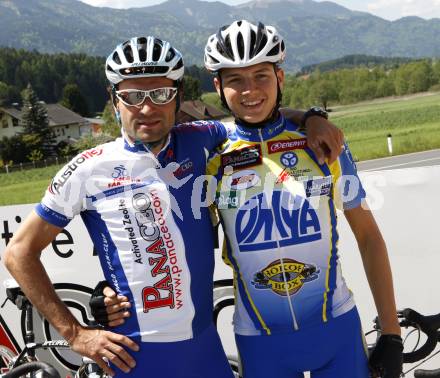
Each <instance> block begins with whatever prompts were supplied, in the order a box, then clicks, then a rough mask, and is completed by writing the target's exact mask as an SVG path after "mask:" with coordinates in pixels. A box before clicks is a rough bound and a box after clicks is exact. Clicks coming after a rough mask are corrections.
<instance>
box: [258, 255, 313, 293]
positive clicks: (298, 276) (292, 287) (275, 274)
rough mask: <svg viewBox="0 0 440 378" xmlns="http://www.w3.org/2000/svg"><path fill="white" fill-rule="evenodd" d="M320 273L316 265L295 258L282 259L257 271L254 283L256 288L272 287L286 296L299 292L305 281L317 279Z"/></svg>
mask: <svg viewBox="0 0 440 378" xmlns="http://www.w3.org/2000/svg"><path fill="white" fill-rule="evenodd" d="M318 273H319V270H318V271H317V269H316V267H315V266H314V265H310V264H305V263H302V262H299V261H296V260H293V259H282V260H281V259H280V260H276V261H273V262H271V263H270V264H269V265H268V266H266V267H265V268H263V269H262V270H261V271H259V272H257V273H255V275H254V279H253V280H252V285H254V286H255V288H256V289H271V290H272V291H273V292H274V293H276V294H278V295H281V296H283V297H286V296H288V295H289V296H290V295H292V294H295V293H296V292H298V290H299V289H301V287H302V286H303V285H304V283H305V282H310V281H313V280H316V279H317V278H318Z"/></svg>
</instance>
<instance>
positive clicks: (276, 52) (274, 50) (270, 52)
mask: <svg viewBox="0 0 440 378" xmlns="http://www.w3.org/2000/svg"><path fill="white" fill-rule="evenodd" d="M279 52H280V44H279V43H278V44H277V45H276V46H274V47H272V49H271V50H270V51H269V52H268V53H267V56H273V55H277V54H278V53H279Z"/></svg>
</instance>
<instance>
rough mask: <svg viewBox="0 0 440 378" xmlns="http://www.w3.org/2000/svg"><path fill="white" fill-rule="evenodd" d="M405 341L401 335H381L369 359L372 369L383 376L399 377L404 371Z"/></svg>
mask: <svg viewBox="0 0 440 378" xmlns="http://www.w3.org/2000/svg"><path fill="white" fill-rule="evenodd" d="M402 364H403V342H402V338H401V337H400V336H399V335H381V336H380V337H379V340H378V341H377V343H376V346H375V347H374V349H373V352H372V353H371V356H370V359H369V365H370V369H371V371H372V373H373V376H374V374H376V376H377V375H378V376H379V377H382V378H399V377H400V374H401V373H402Z"/></svg>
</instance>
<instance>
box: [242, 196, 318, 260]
mask: <svg viewBox="0 0 440 378" xmlns="http://www.w3.org/2000/svg"><path fill="white" fill-rule="evenodd" d="M269 202H270V201H268V199H267V198H266V194H265V193H260V194H258V195H257V196H255V197H252V198H251V199H249V200H248V201H247V202H246V203H245V204H244V205H243V206H241V207H240V209H239V210H238V212H237V218H236V221H235V235H236V238H237V243H238V247H239V250H240V252H255V251H261V250H268V249H274V248H278V243H277V242H278V241H279V246H280V247H286V246H289V245H295V244H302V243H309V242H312V241H315V240H320V239H321V238H322V234H321V226H320V223H319V219H318V215H317V214H316V211H315V209H314V208H313V207H312V206H311V205H310V203H309V201H308V200H307V199H306V198H303V197H301V196H298V195H293V194H292V193H290V192H287V191H274V192H273V194H272V201H271V203H269Z"/></svg>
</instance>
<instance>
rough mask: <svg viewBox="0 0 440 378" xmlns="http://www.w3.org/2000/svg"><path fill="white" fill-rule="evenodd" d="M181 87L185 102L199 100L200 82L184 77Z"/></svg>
mask: <svg viewBox="0 0 440 378" xmlns="http://www.w3.org/2000/svg"><path fill="white" fill-rule="evenodd" d="M183 85H184V90H183V93H184V100H185V101H188V100H198V99H200V96H201V95H202V91H201V90H200V80H198V79H195V78H193V77H191V76H185V80H184V82H183Z"/></svg>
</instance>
